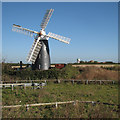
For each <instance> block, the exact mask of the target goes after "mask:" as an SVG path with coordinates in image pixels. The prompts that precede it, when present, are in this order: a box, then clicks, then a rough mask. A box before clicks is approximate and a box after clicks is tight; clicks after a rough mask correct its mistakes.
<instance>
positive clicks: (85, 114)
mask: <svg viewBox="0 0 120 120" xmlns="http://www.w3.org/2000/svg"><path fill="white" fill-rule="evenodd" d="M69 100H80V101H88V100H89V101H100V102H107V103H112V104H118V85H110V84H106V85H97V84H96V85H94V84H90V85H84V84H74V85H73V84H72V83H60V84H55V83H52V82H49V83H48V84H47V86H45V87H44V88H43V89H32V88H31V87H28V88H27V89H21V88H20V87H16V88H15V89H14V90H13V91H12V90H11V89H10V88H6V89H3V91H2V104H3V105H17V104H22V105H23V104H34V103H45V102H56V101H57V102H59V101H69ZM117 110H118V108H117V107H116V106H108V105H102V104H100V105H98V104H96V105H95V106H93V105H92V104H86V103H79V104H78V105H75V106H74V105H73V104H66V105H59V106H58V108H57V109H56V108H55V106H53V107H52V106H40V107H30V108H29V111H26V108H25V107H21V108H9V109H8V108H3V112H2V114H3V118H68V117H70V118H117V117H118V112H117Z"/></svg>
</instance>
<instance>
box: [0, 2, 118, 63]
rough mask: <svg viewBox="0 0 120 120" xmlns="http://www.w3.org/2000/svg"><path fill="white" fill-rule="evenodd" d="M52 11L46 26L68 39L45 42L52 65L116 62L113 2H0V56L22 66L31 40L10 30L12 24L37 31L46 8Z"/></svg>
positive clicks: (115, 25)
mask: <svg viewBox="0 0 120 120" xmlns="http://www.w3.org/2000/svg"><path fill="white" fill-rule="evenodd" d="M50 8H53V9H54V12H53V15H52V17H51V19H50V22H49V23H48V25H47V27H46V33H48V32H53V33H56V34H59V35H62V36H65V37H69V38H71V42H70V44H69V45H68V44H65V43H62V42H59V41H57V40H54V39H49V47H50V56H51V62H52V63H69V62H73V63H74V62H76V59H77V58H80V59H81V60H84V61H89V60H97V61H114V62H117V61H118V3H117V2H100V3H99V2H96V3H95V2H85V3H84V2H78V3H76V2H75V3H74V2H71V3H70V2H66V3H65V2H60V3H58V2H50V3H49V2H46V3H44V2H38V3H37V2H31V3H30V2H26V3H25V2H23V3H22V2H21V3H19V2H16V3H14V2H5V3H4V2H3V3H2V56H3V58H5V59H6V62H19V61H21V60H22V61H23V62H25V63H26V57H27V55H28V53H29V50H30V48H31V46H32V43H33V41H34V38H31V37H29V36H26V35H24V34H20V33H17V32H13V31H12V24H18V25H21V26H22V27H25V28H28V29H32V30H36V31H40V24H41V21H42V19H43V17H44V14H45V12H46V10H47V9H50Z"/></svg>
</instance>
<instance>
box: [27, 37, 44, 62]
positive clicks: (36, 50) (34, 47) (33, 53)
mask: <svg viewBox="0 0 120 120" xmlns="http://www.w3.org/2000/svg"><path fill="white" fill-rule="evenodd" d="M39 40H40V37H38V39H35V41H34V43H33V45H32V48H31V50H30V52H29V54H28V57H27V61H28V62H32V63H33V64H34V63H35V61H36V59H37V56H38V53H39V51H40V49H41V46H42V45H41V44H40V41H39Z"/></svg>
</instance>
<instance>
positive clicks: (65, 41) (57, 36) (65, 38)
mask: <svg viewBox="0 0 120 120" xmlns="http://www.w3.org/2000/svg"><path fill="white" fill-rule="evenodd" d="M46 36H48V37H50V38H53V39H56V40H59V41H61V42H64V43H67V44H69V42H70V40H71V39H70V38H67V37H63V36H60V35H57V34H54V33H51V32H49V33H48V35H46Z"/></svg>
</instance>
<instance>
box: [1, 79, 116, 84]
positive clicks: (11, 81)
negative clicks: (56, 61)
mask: <svg viewBox="0 0 120 120" xmlns="http://www.w3.org/2000/svg"><path fill="white" fill-rule="evenodd" d="M32 81H34V82H44V81H46V82H55V81H68V82H70V81H74V82H80V81H81V82H85V81H89V82H97V81H98V82H99V81H102V82H113V81H114V82H115V80H74V79H64V80H63V79H51V80H10V81H1V82H3V83H18V82H32Z"/></svg>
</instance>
